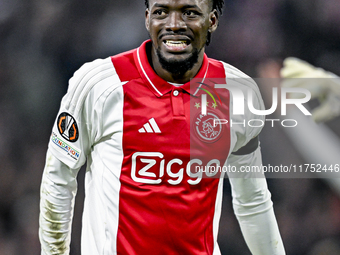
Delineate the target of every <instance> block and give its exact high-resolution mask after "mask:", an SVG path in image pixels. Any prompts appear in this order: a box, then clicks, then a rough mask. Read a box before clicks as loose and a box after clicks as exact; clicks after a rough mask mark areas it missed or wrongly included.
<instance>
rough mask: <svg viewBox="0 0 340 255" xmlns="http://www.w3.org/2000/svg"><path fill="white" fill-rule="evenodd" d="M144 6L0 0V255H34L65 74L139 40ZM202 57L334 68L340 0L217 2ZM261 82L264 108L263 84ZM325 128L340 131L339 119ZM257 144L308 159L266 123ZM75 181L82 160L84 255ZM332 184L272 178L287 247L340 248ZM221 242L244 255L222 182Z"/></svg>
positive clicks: (267, 71)
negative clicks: (218, 11)
mask: <svg viewBox="0 0 340 255" xmlns="http://www.w3.org/2000/svg"><path fill="white" fill-rule="evenodd" d="M144 11H145V7H144V0H124V1H123V0H115V1H114V0H97V1H93V0H92V1H91V0H81V1H80V0H67V1H66V0H0V112H1V118H0V162H1V164H0V255H17V254H18V255H19V254H20V255H21V254H26V255H31V254H32V255H33V254H34V255H36V254H40V244H39V240H38V215H39V189H40V181H41V174H42V171H43V167H44V162H45V153H46V150H47V144H48V141H49V136H50V132H51V129H52V125H53V122H54V119H55V117H56V114H57V112H58V108H59V103H60V100H61V97H62V96H63V95H64V94H65V93H66V90H67V84H68V79H69V78H70V77H71V76H72V74H73V72H74V71H75V70H77V69H78V68H79V67H80V66H81V65H82V64H83V63H84V62H87V61H91V60H93V59H96V58H105V57H107V56H110V55H114V54H117V53H120V52H122V51H126V50H130V49H132V48H135V47H138V46H139V45H140V44H141V43H142V41H144V40H145V39H147V38H148V34H147V33H146V30H145V28H144ZM207 54H208V56H210V57H213V58H217V59H220V60H223V61H225V62H228V63H230V64H232V65H234V66H236V67H237V68H239V69H241V70H242V71H244V72H246V73H247V74H249V75H250V76H252V77H260V78H277V77H278V71H279V69H280V67H281V64H282V60H283V59H284V58H285V57H288V56H295V57H299V58H302V59H304V60H307V61H309V62H311V63H312V64H314V65H317V66H321V67H323V68H325V69H327V70H330V71H332V72H334V73H337V74H339V75H340V1H339V0H326V1H325V0H237V1H236V0H225V7H224V14H223V16H221V17H220V25H219V28H218V30H217V32H216V33H215V34H214V35H213V37H212V43H211V45H210V46H209V47H208V48H207ZM260 88H261V90H262V91H263V94H264V99H265V101H266V104H268V105H269V106H270V104H271V101H270V100H271V99H269V101H268V102H267V98H266V93H267V92H266V90H267V88H266V86H263V85H261V87H260ZM327 126H328V127H329V128H330V129H331V130H333V131H337V130H340V129H339V127H340V125H339V120H334V121H331V122H329V123H327ZM311 139H313V137H311ZM261 144H262V153H263V161H264V164H272V165H279V164H284V163H287V164H288V163H289V164H290V163H293V164H301V163H304V162H306V159H305V158H304V157H303V156H302V155H301V153H299V151H298V150H297V149H295V147H294V145H293V143H292V142H291V141H290V140H289V138H288V137H287V135H286V133H285V132H284V130H282V127H280V125H277V126H275V127H274V128H272V127H270V126H269V127H268V125H266V127H265V128H264V131H263V132H262V134H261ZM339 157H340V155H339ZM83 178H84V169H83V170H82V171H81V172H80V174H79V191H78V196H77V200H76V208H75V219H74V224H73V225H74V226H73V232H72V244H71V254H72V255H78V254H80V228H81V212H82V200H83V196H84V192H83ZM328 183H329V182H328V181H327V180H326V179H317V178H278V179H273V178H270V179H268V185H269V188H270V190H271V192H272V196H273V201H274V208H275V212H276V214H277V220H278V222H279V226H280V229H281V234H282V237H283V241H284V243H285V247H286V251H287V254H289V255H322V254H327V255H335V254H340V197H339V194H340V193H339V192H338V191H337V190H336V189H334V188H332V187H331V186H329V184H328ZM219 243H220V247H221V251H222V254H228V255H244V254H250V252H249V251H248V249H247V247H246V245H245V243H244V241H243V238H242V236H241V232H240V230H239V227H238V223H237V221H236V219H235V216H234V215H233V212H232V207H231V198H230V187H229V184H228V181H226V185H225V196H224V205H223V212H222V218H221V224H220V235H219Z"/></svg>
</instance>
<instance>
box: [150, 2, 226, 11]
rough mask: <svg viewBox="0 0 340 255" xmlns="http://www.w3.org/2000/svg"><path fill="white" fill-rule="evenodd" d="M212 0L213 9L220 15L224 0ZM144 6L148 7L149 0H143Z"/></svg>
mask: <svg viewBox="0 0 340 255" xmlns="http://www.w3.org/2000/svg"><path fill="white" fill-rule="evenodd" d="M210 1H212V2H213V7H212V8H213V10H215V9H216V10H217V11H218V12H219V13H220V14H221V15H222V12H223V5H224V0H210ZM145 6H146V8H147V9H148V8H149V0H145Z"/></svg>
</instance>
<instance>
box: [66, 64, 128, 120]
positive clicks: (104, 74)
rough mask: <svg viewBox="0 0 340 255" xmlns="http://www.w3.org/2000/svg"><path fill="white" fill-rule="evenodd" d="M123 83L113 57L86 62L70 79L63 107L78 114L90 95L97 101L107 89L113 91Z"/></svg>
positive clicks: (92, 99)
mask: <svg viewBox="0 0 340 255" xmlns="http://www.w3.org/2000/svg"><path fill="white" fill-rule="evenodd" d="M122 84H123V83H122V82H121V80H120V78H119V76H118V74H117V71H116V68H115V67H114V65H113V63H112V58H111V57H108V58H105V59H96V60H94V61H92V62H88V63H85V64H84V65H83V66H82V67H80V68H79V69H78V70H77V71H76V72H75V73H74V75H73V77H72V78H71V79H70V81H69V87H68V91H67V94H66V95H65V97H64V98H63V102H62V104H63V107H64V108H65V109H66V110H67V111H68V112H69V113H70V114H73V115H75V116H77V115H78V114H79V112H80V110H81V108H82V106H83V104H84V101H85V100H86V99H87V98H88V97H90V98H91V101H92V102H93V103H95V101H96V100H98V98H99V97H100V96H102V95H103V94H104V93H105V92H106V91H108V90H109V91H112V90H114V89H116V88H118V87H119V86H122Z"/></svg>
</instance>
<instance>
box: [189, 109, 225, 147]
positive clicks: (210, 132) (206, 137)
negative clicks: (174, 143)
mask: <svg viewBox="0 0 340 255" xmlns="http://www.w3.org/2000/svg"><path fill="white" fill-rule="evenodd" d="M218 119H219V118H218V117H217V116H216V115H215V114H214V113H211V112H208V113H207V114H206V115H203V114H199V115H197V117H196V118H195V120H194V123H195V125H194V126H195V131H196V134H197V135H198V137H199V138H200V139H201V140H203V141H204V142H208V143H213V142H215V141H217V140H218V139H219V138H220V136H221V133H222V124H219V123H218V124H217V125H216V120H218Z"/></svg>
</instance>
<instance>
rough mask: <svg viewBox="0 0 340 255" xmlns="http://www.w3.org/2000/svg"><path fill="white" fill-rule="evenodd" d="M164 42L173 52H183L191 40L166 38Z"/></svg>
mask: <svg viewBox="0 0 340 255" xmlns="http://www.w3.org/2000/svg"><path fill="white" fill-rule="evenodd" d="M163 43H164V44H165V46H166V48H167V49H168V50H170V51H173V52H181V51H184V50H185V49H186V48H187V47H188V46H189V45H190V41H189V40H184V39H183V40H172V39H166V40H163Z"/></svg>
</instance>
